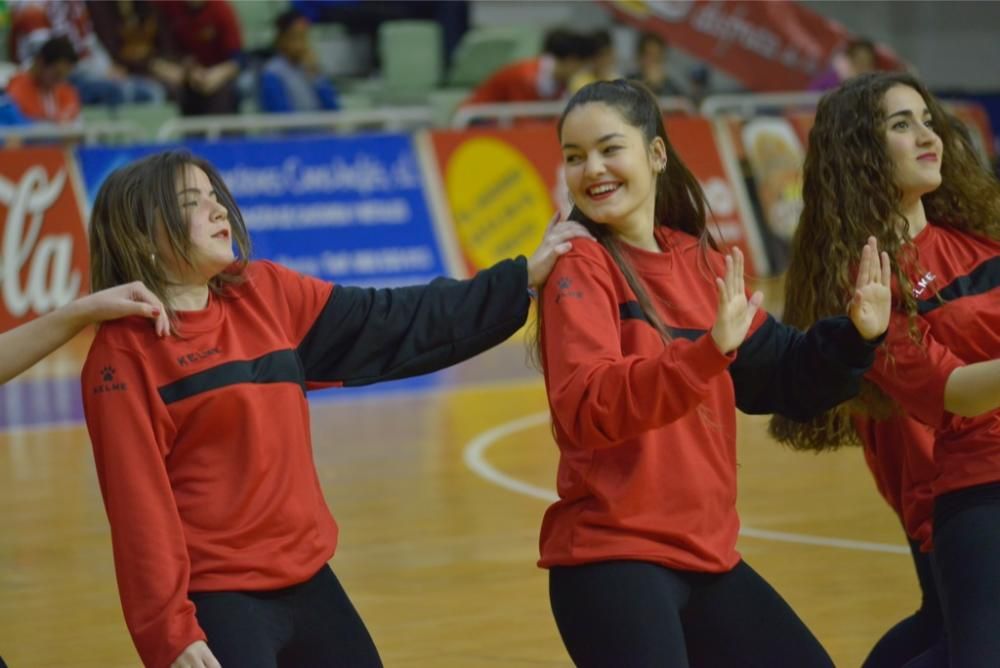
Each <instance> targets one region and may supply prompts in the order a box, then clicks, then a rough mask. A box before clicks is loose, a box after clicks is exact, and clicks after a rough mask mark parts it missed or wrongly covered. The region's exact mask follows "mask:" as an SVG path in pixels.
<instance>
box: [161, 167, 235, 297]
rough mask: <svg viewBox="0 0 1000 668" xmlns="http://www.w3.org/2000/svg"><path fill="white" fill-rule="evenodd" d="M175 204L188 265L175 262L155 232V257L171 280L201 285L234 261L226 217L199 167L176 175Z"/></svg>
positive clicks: (167, 245)
mask: <svg viewBox="0 0 1000 668" xmlns="http://www.w3.org/2000/svg"><path fill="white" fill-rule="evenodd" d="M176 189H177V204H178V207H179V208H180V211H181V215H182V216H183V218H184V222H185V223H186V224H187V228H188V234H189V239H190V243H191V246H190V250H189V254H190V257H191V263H190V265H189V264H188V263H186V262H184V261H182V260H179V259H178V258H177V257H176V256H175V254H174V253H173V251H172V249H171V248H170V245H169V243H167V242H166V240H165V238H164V237H165V232H164V231H163V229H162V226H160V227H159V228H158V230H159V233H158V237H159V238H158V242H157V248H158V251H157V252H158V255H159V256H160V258H161V260H162V261H163V262H164V265H165V267H166V268H167V270H168V271H169V273H170V274H171V275H172V278H173V280H175V281H176V282H178V283H181V284H184V285H204V284H207V283H208V281H209V280H210V279H211V278H212V277H213V276H215V275H217V274H218V273H220V272H221V271H223V270H224V269H225V268H226V267H228V266H229V265H230V264H232V262H233V261H234V260H235V255H234V254H233V239H232V230H231V229H230V225H229V213H228V211H227V210H226V207H225V206H223V205H222V204H221V203H220V202H219V196H218V193H216V191H215V188H214V186H213V185H212V182H211V180H210V179H209V178H208V175H207V174H206V173H205V172H204V170H202V169H201V168H200V167H196V166H195V165H191V164H189V165H186V166H185V167H184V169H183V171H182V172H181V173H180V174H178V175H177V179H176Z"/></svg>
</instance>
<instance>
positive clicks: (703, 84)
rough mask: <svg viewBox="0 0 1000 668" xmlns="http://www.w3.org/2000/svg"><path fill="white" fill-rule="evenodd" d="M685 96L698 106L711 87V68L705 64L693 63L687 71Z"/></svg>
mask: <svg viewBox="0 0 1000 668" xmlns="http://www.w3.org/2000/svg"><path fill="white" fill-rule="evenodd" d="M687 82H688V93H687V97H688V99H689V100H691V102H692V103H693V104H694V106H696V107H697V106H700V105H701V101H702V100H704V99H705V96H706V95H708V93H709V90H710V89H711V87H712V70H711V69H709V67H708V66H707V65H695V66H694V67H692V68H691V69H690V70H688V73H687Z"/></svg>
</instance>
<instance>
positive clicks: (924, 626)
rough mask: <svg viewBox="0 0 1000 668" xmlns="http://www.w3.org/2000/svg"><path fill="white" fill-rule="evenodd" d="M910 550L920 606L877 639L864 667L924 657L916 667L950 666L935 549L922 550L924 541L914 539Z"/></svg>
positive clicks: (896, 665)
mask: <svg viewBox="0 0 1000 668" xmlns="http://www.w3.org/2000/svg"><path fill="white" fill-rule="evenodd" d="M910 553H911V554H912V555H913V565H914V567H915V568H916V570H917V581H918V582H919V583H920V594H921V600H920V608H919V609H918V610H917V611H916V612H915V613H913V614H912V615H910V616H909V617H907V618H906V619H904V620H902V621H900V622H899V623H898V624H896V625H895V626H893V627H892V628H891V629H889V630H888V631H886V632H885V635H883V636H882V638H881V639H880V640H879V641H878V642H877V643H875V647H873V648H872V651H871V653H870V654H868V658H867V659H865V662H864V664H862V668H900V666H903V665H904V664H906V663H907V662H908V661H911V660H913V659H916V658H917V657H920V661H919V663H917V662H914V663H912V664H910V665H911V666H913V667H914V668H915V667H916V666H917V665H919V666H922V667H924V668H932V667H939V668H948V653H947V651H946V650H945V646H944V618H943V616H942V614H941V601H940V599H939V598H938V592H937V586H935V584H934V572H933V561H934V555H933V553H927V552H921V551H920V543H919V542H917V541H914V540H911V541H910Z"/></svg>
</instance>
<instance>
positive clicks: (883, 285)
mask: <svg viewBox="0 0 1000 668" xmlns="http://www.w3.org/2000/svg"><path fill="white" fill-rule="evenodd" d="M889 286H890V266H889V254H888V253H885V252H883V253H881V254H880V253H879V252H878V242H876V241H875V237H869V238H868V243H867V244H865V247H864V249H863V250H862V251H861V264H860V265H859V266H858V277H857V280H856V281H855V284H854V297H853V298H852V299H851V304H850V306H849V307H848V309H847V313H848V315H849V316H850V318H851V322H853V323H854V326H855V327H856V328H857V330H858V333H859V334H861V336H862V337H864V338H865V339H867V340H871V339H875V338H878V337H879V336H881V335H882V334H883V333H884V332H885V330H886V328H887V327H888V326H889V314H890V311H891V309H892V291H891V290H890V287H889Z"/></svg>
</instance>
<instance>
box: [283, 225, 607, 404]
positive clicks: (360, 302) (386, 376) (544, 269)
mask: <svg viewBox="0 0 1000 668" xmlns="http://www.w3.org/2000/svg"><path fill="white" fill-rule="evenodd" d="M580 236H589V233H588V232H587V231H586V230H585V229H584V228H583V227H582V226H581V225H579V224H578V223H573V222H562V223H559V222H558V220H557V219H553V221H552V223H550V225H549V227H548V229H547V230H546V233H545V235H544V237H543V239H542V242H541V243H540V245H539V247H538V249H536V250H535V252H534V253H532V255H531V257H530V258H529V259H528V260H527V261H525V260H524V259H523V258H518V259H516V260H503V261H501V262H498V263H497V264H496V265H494V266H493V267H490V268H489V269H484V270H482V271H480V272H479V273H478V274H476V276H474V277H473V278H471V279H469V280H465V281H456V280H452V279H445V278H439V279H437V280H435V281H432V282H431V283H430V284H428V285H417V286H411V287H403V288H392V289H384V290H374V289H370V288H369V289H364V288H351V287H341V286H337V287H335V288H334V290H333V294H332V296H331V297H330V298H329V300H328V302H327V303H326V305H325V306H324V307H323V309H322V311H321V312H320V314H319V316H318V317H317V318H316V320H315V321H314V322H313V325H312V327H311V328H310V330H309V332H308V333H307V334H306V335H305V337H304V338H303V339H302V342H301V343H300V344H299V346H298V352H299V355H300V357H301V358H302V362H303V366H304V367H305V371H306V379H307V380H308V381H310V382H314V383H320V384H322V383H342V384H344V385H367V384H370V383H376V382H381V381H386V380H395V379H399V378H407V377H410V376H416V375H420V374H425V373H430V372H432V371H437V370H439V369H443V368H445V367H448V366H451V365H453V364H457V363H458V362H461V361H463V360H466V359H468V358H470V357H472V356H474V355H477V354H479V353H481V352H483V351H485V350H487V349H489V348H492V347H493V346H495V345H497V344H499V343H500V342H502V341H504V340H506V339H507V338H508V337H509V336H510V335H511V334H513V333H514V332H516V331H517V330H518V329H519V328H520V327H521V326H522V325H523V324H524V322H525V320H526V319H527V317H528V305H529V303H530V300H529V298H528V287H529V286H540V285H541V284H542V283H544V281H545V279H546V278H547V277H548V275H549V273H550V272H551V271H552V267H553V266H554V265H555V261H556V258H557V257H559V256H560V255H562V254H564V253H566V252H567V251H568V250H569V249H570V247H571V243H570V239H572V238H575V237H580Z"/></svg>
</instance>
